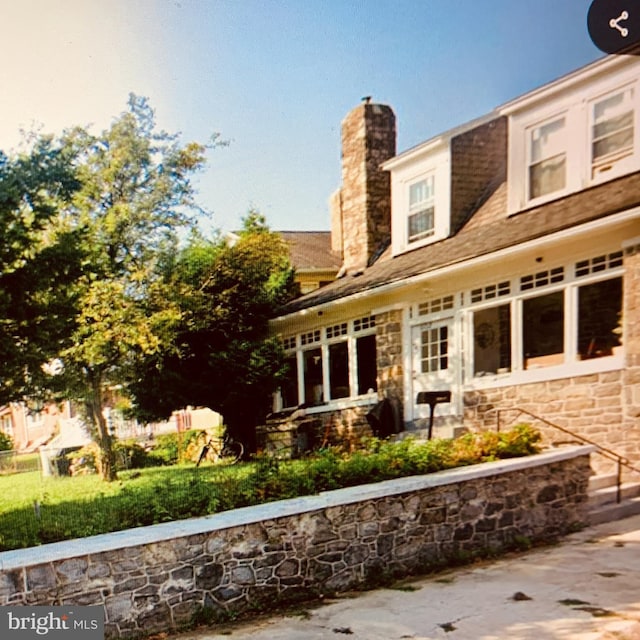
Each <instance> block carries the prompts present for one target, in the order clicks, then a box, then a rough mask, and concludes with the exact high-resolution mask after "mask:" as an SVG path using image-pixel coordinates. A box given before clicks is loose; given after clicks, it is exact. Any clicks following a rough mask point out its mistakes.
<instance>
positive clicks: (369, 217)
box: [334, 98, 396, 272]
mask: <svg viewBox="0 0 640 640" xmlns="http://www.w3.org/2000/svg"><path fill="white" fill-rule="evenodd" d="M395 153H396V119H395V115H394V113H393V110H392V109H391V107H388V106H386V105H381V104H372V103H371V102H370V101H369V99H368V98H367V99H365V102H363V104H361V105H359V106H358V107H356V108H355V109H353V110H352V111H351V112H350V113H349V114H348V115H347V117H346V118H345V119H344V120H343V122H342V188H341V190H340V198H341V199H340V214H341V215H340V217H341V228H342V238H341V240H342V250H343V260H344V267H345V269H346V270H347V271H351V272H354V271H359V270H362V269H364V268H365V267H366V266H367V264H368V263H369V261H370V259H371V257H372V256H373V255H374V254H375V253H376V251H378V250H379V249H380V248H381V247H383V246H385V245H386V244H387V243H388V242H389V241H390V239H391V186H390V185H391V182H390V176H389V172H388V171H383V170H382V169H381V168H380V165H381V164H382V163H383V162H384V161H385V160H388V159H389V158H392V157H393V156H395ZM334 206H335V202H334Z"/></svg>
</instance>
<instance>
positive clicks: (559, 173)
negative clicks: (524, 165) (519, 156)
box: [529, 154, 566, 199]
mask: <svg viewBox="0 0 640 640" xmlns="http://www.w3.org/2000/svg"><path fill="white" fill-rule="evenodd" d="M565 183H566V158H565V155H564V154H561V155H557V156H554V157H552V158H549V159H548V160H543V161H542V162H538V163H537V164H534V165H531V166H530V167H529V198H530V199H533V198H539V197H540V196H544V195H546V194H547V193H553V192H554V191H559V190H560V189H564V186H565Z"/></svg>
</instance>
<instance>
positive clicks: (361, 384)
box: [259, 56, 640, 462]
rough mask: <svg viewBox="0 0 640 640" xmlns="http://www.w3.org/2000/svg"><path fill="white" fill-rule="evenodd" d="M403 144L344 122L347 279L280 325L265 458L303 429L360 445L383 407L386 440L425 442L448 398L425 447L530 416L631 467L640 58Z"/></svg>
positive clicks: (390, 126)
mask: <svg viewBox="0 0 640 640" xmlns="http://www.w3.org/2000/svg"><path fill="white" fill-rule="evenodd" d="M395 142H396V132H395V116H394V113H393V111H392V110H391V108H390V107H388V106H384V105H378V104H372V103H371V102H370V101H369V100H366V101H365V102H364V103H363V104H361V105H359V106H358V107H356V108H355V109H354V110H353V111H352V112H351V113H349V114H348V115H347V117H346V118H345V120H344V121H343V123H342V187H341V189H340V191H339V192H338V193H337V194H335V195H334V197H333V199H332V231H333V234H334V238H337V240H336V241H335V242H336V244H337V245H338V246H341V247H342V254H343V268H342V272H341V276H342V277H340V278H339V279H338V280H336V281H335V282H333V283H331V284H328V285H326V286H325V287H323V288H321V289H318V290H316V291H313V292H311V293H309V294H308V295H305V296H302V297H300V298H298V299H296V300H294V301H292V302H290V303H289V304H288V305H286V306H285V307H284V308H283V309H282V310H281V312H280V314H279V315H278V317H276V318H274V319H273V320H272V322H271V328H272V331H273V333H274V334H277V335H279V336H281V338H282V341H283V344H284V346H285V349H286V351H287V353H288V359H289V363H290V372H291V373H290V377H289V380H288V383H287V384H285V385H283V388H282V390H281V393H280V397H279V398H278V399H277V403H276V408H277V409H280V410H287V409H289V410H290V411H281V413H280V414H279V415H278V416H275V417H272V419H270V420H269V421H268V424H267V426H266V427H264V428H262V429H261V431H260V433H259V436H260V438H261V439H262V441H263V443H266V442H268V441H269V439H270V438H271V437H273V436H274V434H275V433H278V434H279V437H282V435H283V434H285V433H288V434H289V435H292V436H295V435H296V430H297V429H298V427H299V426H300V424H304V425H305V429H307V430H308V429H309V425H310V424H311V425H312V428H313V429H315V431H316V433H315V434H314V435H313V436H312V437H313V438H316V439H317V438H318V437H319V436H318V434H317V432H318V430H321V431H323V433H324V434H325V435H326V434H327V433H328V432H329V431H331V432H332V433H333V434H334V435H335V436H336V437H343V438H344V437H349V436H352V435H357V434H358V433H362V431H363V430H364V429H366V428H367V425H368V421H367V419H366V415H367V413H369V412H370V411H371V410H372V408H374V407H376V405H377V403H378V402H380V401H381V400H383V399H388V401H389V403H388V404H389V405H391V406H392V407H393V409H394V410H395V413H394V414H393V415H394V417H395V423H394V424H393V425H392V426H391V429H392V430H393V431H396V430H399V429H400V430H401V429H415V428H420V427H424V426H425V424H426V422H427V420H428V417H429V413H430V406H429V405H428V404H425V403H424V402H421V401H423V400H424V395H421V392H425V391H445V392H450V393H451V397H450V402H443V403H440V404H438V405H437V406H436V408H435V415H436V420H435V425H434V435H435V436H447V437H448V436H451V435H453V434H454V432H455V431H456V428H458V427H467V428H474V429H477V428H495V426H496V422H497V410H498V409H513V408H522V409H526V410H527V411H530V412H532V413H534V414H535V415H539V416H541V417H543V418H545V419H547V420H550V421H552V422H555V423H557V424H559V425H561V426H563V427H565V428H568V429H571V430H574V431H576V432H578V433H580V434H582V435H584V436H587V437H589V438H591V439H593V440H596V441H598V442H599V443H601V444H602V445H605V446H610V447H611V448H613V449H615V450H617V451H620V452H621V453H623V454H626V455H627V456H628V457H629V458H630V459H632V460H634V461H636V462H640V58H638V57H633V56H628V57H627V56H619V57H616V56H610V57H607V58H604V59H602V60H600V61H598V62H595V63H593V64H591V65H588V66H586V67H584V68H582V69H580V70H578V71H576V72H574V73H571V74H569V75H567V76H565V77H562V78H560V79H558V80H556V81H554V82H551V83H550V84H547V85H545V86H543V87H541V88H539V89H536V90H534V91H531V92H530V93H527V94H526V95H523V96H521V97H519V98H516V99H514V100H512V101H511V102H508V103H506V104H504V105H502V106H500V107H498V108H496V109H495V110H494V111H493V112H491V113H489V114H487V115H486V116H484V117H482V118H479V119H478V120H475V121H473V122H470V123H467V124H465V125H462V126H460V127H458V128H455V129H453V130H450V131H447V132H445V133H443V134H441V135H439V136H436V137H434V138H432V139H431V140H428V141H426V142H424V143H423V144H420V145H418V146H417V147H414V148H412V149H409V150H408V151H405V152H403V153H401V154H399V155H396V150H395ZM296 407H302V408H299V409H298V410H297V411H295V412H294V411H293V410H294V409H295V408H296ZM378 408H379V407H378ZM515 418H516V412H515V411H514V412H512V415H508V414H505V415H504V416H503V420H504V421H505V422H506V421H513V420H514V419H515ZM526 419H527V418H526V416H525V417H521V418H520V420H521V421H522V420H526ZM305 437H308V436H305Z"/></svg>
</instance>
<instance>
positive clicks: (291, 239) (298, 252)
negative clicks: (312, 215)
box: [278, 231, 342, 271]
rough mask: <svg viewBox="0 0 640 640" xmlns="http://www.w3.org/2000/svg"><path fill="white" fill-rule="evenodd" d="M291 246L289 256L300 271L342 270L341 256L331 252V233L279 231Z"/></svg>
mask: <svg viewBox="0 0 640 640" xmlns="http://www.w3.org/2000/svg"><path fill="white" fill-rule="evenodd" d="M278 233H279V234H280V235H281V236H282V238H283V240H284V241H285V242H286V243H287V245H289V252H290V253H289V255H290V258H291V262H292V264H293V266H294V267H295V268H296V269H297V270H298V271H304V270H310V269H328V270H332V269H335V270H336V271H337V270H338V269H340V266H341V265H342V260H341V258H340V255H339V254H338V253H337V252H335V251H332V250H331V232H330V231H278Z"/></svg>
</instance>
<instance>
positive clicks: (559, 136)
mask: <svg viewBox="0 0 640 640" xmlns="http://www.w3.org/2000/svg"><path fill="white" fill-rule="evenodd" d="M566 129H567V127H566V121H565V117H564V116H562V117H559V118H555V119H553V120H551V121H547V122H545V123H544V124H542V125H539V126H536V127H533V128H531V129H530V130H529V171H528V178H529V189H528V191H529V200H535V199H536V198H541V197H543V196H546V195H549V194H551V193H554V192H556V191H560V190H562V189H564V188H565V186H566V176H567V141H566Z"/></svg>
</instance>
